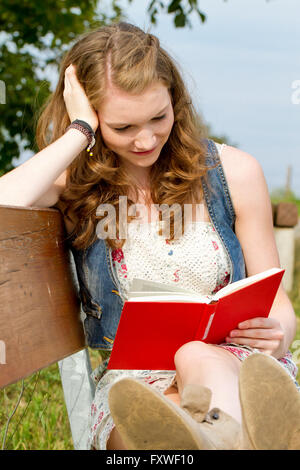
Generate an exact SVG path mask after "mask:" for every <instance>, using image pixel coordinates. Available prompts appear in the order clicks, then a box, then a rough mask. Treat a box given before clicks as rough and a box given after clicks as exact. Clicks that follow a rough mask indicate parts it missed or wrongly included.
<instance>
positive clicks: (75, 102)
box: [63, 64, 99, 132]
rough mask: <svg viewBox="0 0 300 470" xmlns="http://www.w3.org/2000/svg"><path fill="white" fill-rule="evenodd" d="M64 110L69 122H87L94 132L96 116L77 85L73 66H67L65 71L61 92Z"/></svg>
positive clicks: (96, 122) (80, 87)
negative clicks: (63, 86) (79, 120)
mask: <svg viewBox="0 0 300 470" xmlns="http://www.w3.org/2000/svg"><path fill="white" fill-rule="evenodd" d="M63 97H64V100H65V104H66V108H67V111H68V114H69V118H70V121H71V122H72V121H74V120H75V119H81V120H82V121H85V122H87V123H88V124H89V125H90V126H91V127H92V129H93V130H94V131H95V132H96V129H97V127H98V125H99V121H98V116H97V113H96V111H95V110H94V108H93V106H92V105H91V103H90V102H89V99H88V97H87V96H86V93H85V91H84V89H83V87H82V85H81V84H80V83H79V80H78V79H77V76H76V70H75V67H74V65H72V64H71V65H69V67H67V68H66V70H65V88H64V92H63Z"/></svg>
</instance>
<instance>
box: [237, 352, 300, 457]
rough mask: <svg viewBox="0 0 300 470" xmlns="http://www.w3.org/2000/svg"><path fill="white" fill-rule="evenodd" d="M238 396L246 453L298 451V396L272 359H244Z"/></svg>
mask: <svg viewBox="0 0 300 470" xmlns="http://www.w3.org/2000/svg"><path fill="white" fill-rule="evenodd" d="M239 394H240V402H241V408H242V418H243V423H242V424H243V425H242V428H243V438H244V448H245V449H255V450H284V449H286V450H296V449H298V450H299V449H300V393H299V392H298V390H297V388H296V386H295V384H294V382H293V380H292V378H291V377H290V376H289V374H288V373H287V372H286V371H285V370H284V368H283V367H282V366H281V365H280V364H279V363H278V362H277V360H276V359H275V358H273V357H270V356H267V355H266V354H263V353H259V354H258V353H255V354H251V355H250V356H249V357H248V358H247V359H245V361H244V362H243V363H242V365H241V370H240V378H239Z"/></svg>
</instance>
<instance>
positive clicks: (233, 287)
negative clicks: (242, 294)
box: [212, 268, 284, 300]
mask: <svg viewBox="0 0 300 470" xmlns="http://www.w3.org/2000/svg"><path fill="white" fill-rule="evenodd" d="M280 271H284V269H281V268H271V269H268V270H267V271H263V272H262V273H258V274H254V275H253V276H249V277H246V278H245V279H240V280H239V281H236V282H233V283H231V284H228V286H225V287H223V288H222V289H220V290H219V291H218V292H217V293H216V294H214V295H213V296H212V297H213V299H214V300H218V299H221V298H222V297H224V296H225V295H228V294H231V293H232V292H236V291H237V290H240V289H242V288H243V287H245V286H249V285H251V284H253V283H254V282H257V281H260V280H261V279H265V278H267V277H269V276H271V275H272V274H276V273H279V272H280Z"/></svg>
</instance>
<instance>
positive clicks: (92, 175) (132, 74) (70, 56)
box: [36, 22, 207, 249]
mask: <svg viewBox="0 0 300 470" xmlns="http://www.w3.org/2000/svg"><path fill="white" fill-rule="evenodd" d="M108 58H109V63H110V67H111V73H110V79H111V81H112V83H113V85H115V86H116V87H118V88H119V89H121V90H124V91H126V92H128V93H134V94H137V93H142V92H143V91H144V90H146V88H147V87H149V86H150V85H151V84H153V83H157V82H159V83H162V84H164V85H165V86H166V87H167V88H168V90H169V93H170V96H171V101H172V105H173V110H174V125H173V127H172V130H171V133H170V136H169V139H168V141H167V143H166V144H165V145H164V147H163V149H162V151H161V153H160V156H159V158H158V159H157V161H156V162H155V163H154V164H153V165H152V167H151V172H150V188H151V199H152V201H153V203H155V204H167V205H168V206H171V205H173V204H175V203H177V204H179V205H180V206H181V207H182V208H184V204H191V203H192V204H194V203H200V202H201V201H202V199H203V191H202V187H201V182H200V181H201V180H200V177H201V176H203V177H205V175H206V172H207V166H206V164H205V155H206V147H205V145H204V143H203V138H204V137H206V127H205V126H204V125H203V124H202V121H201V118H199V115H198V114H197V113H196V111H195V109H194V107H193V105H192V102H191V99H190V96H189V94H188V92H187V89H186V86H185V84H184V82H183V79H182V77H181V75H180V73H179V71H178V67H177V66H176V65H175V61H174V60H173V59H171V57H170V56H169V54H168V53H167V52H166V51H165V50H164V49H163V48H162V47H161V46H160V43H159V40H158V39H157V37H155V36H153V35H152V34H148V33H145V32H144V31H142V30H141V29H140V28H138V27H136V26H133V25H131V24H128V23H124V22H122V23H118V24H112V25H109V26H103V27H101V28H99V29H97V30H96V31H92V32H89V33H87V34H85V35H83V36H81V37H80V38H79V40H78V41H77V42H76V43H75V44H74V45H73V47H72V48H71V49H70V50H69V51H68V52H67V54H66V55H65V57H64V59H63V60H62V63H61V67H60V75H59V80H58V84H57V87H56V90H55V91H54V93H53V94H52V95H51V96H50V97H49V99H48V101H47V103H46V104H45V106H44V107H43V110H42V113H41V115H40V117H39V120H38V125H37V133H36V140H37V143H38V146H39V148H40V149H42V148H44V147H45V146H47V145H49V144H50V143H51V142H53V141H55V140H56V139H58V138H59V137H60V136H61V135H63V134H64V132H65V129H66V128H67V126H68V125H69V124H70V120H69V116H68V114H67V111H66V106H65V103H64V98H63V90H64V74H65V70H66V68H67V67H68V66H69V65H70V64H73V65H75V67H76V73H77V77H78V80H79V82H80V83H81V84H82V86H83V87H84V89H85V92H86V94H87V96H88V98H89V100H90V102H91V104H92V106H93V107H94V108H95V109H99V106H100V105H101V101H102V100H103V98H104V96H105V90H106V80H107V78H106V77H107V73H106V71H107V63H108ZM132 189H133V190H134V194H135V199H134V198H129V197H128V199H127V204H128V208H129V207H130V206H131V205H132V204H134V203H136V202H137V195H138V188H137V187H136V186H135V184H134V182H133V181H132V179H131V178H130V175H128V174H127V173H126V171H125V169H124V167H123V166H122V164H121V162H120V159H119V158H118V156H117V155H116V154H115V153H114V152H113V151H111V150H110V149H109V148H107V146H106V145H105V142H104V141H103V139H102V137H101V132H100V130H99V128H98V130H97V132H96V145H95V147H94V149H93V156H92V157H91V156H89V155H88V153H87V152H86V151H83V152H81V153H80V154H79V155H78V156H77V157H76V159H74V161H73V162H72V163H71V164H70V165H69V167H68V168H67V179H66V188H65V190H64V191H63V193H62V194H61V196H60V201H59V202H60V203H61V204H62V207H63V210H62V212H63V215H64V217H67V218H69V219H71V220H76V223H75V228H74V230H73V232H72V245H73V246H74V247H75V248H76V249H84V248H87V247H88V246H89V245H90V244H92V243H93V242H94V241H95V239H96V230H95V227H96V224H97V221H98V220H99V219H100V220H101V218H103V215H102V216H98V215H96V210H97V207H98V206H99V205H100V204H111V205H113V206H114V207H115V210H116V214H117V221H116V222H117V227H116V228H117V230H116V233H117V237H116V238H114V239H112V238H111V239H110V238H108V239H107V243H108V244H109V245H110V246H111V247H112V248H117V247H118V248H120V247H121V246H122V245H123V243H124V240H120V239H119V237H118V234H119V222H118V214H119V196H124V195H127V196H128V194H129V190H131V194H132ZM74 216H75V217H74ZM73 217H74V218H73ZM133 218H134V217H133V216H128V221H129V222H130V221H131V220H132V219H133ZM171 219H172V216H171ZM173 222H174V218H173V219H172V220H171V231H170V239H171V240H172V239H174V223H173ZM183 227H184V224H183Z"/></svg>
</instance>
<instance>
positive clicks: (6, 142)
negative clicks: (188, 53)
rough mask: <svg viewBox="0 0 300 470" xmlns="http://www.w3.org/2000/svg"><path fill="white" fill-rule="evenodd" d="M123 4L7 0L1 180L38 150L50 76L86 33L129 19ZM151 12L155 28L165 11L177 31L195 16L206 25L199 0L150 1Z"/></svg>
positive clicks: (1, 68)
mask: <svg viewBox="0 0 300 470" xmlns="http://www.w3.org/2000/svg"><path fill="white" fill-rule="evenodd" d="M120 1H121V0H108V1H107V2H106V4H105V3H104V2H102V0H48V1H47V3H46V4H44V3H43V2H38V1H36V0H23V1H22V2H20V1H18V0H1V3H0V31H1V32H0V80H1V81H2V82H4V84H5V87H6V104H0V110H1V114H0V176H1V174H3V173H6V172H7V171H9V170H11V169H12V168H14V166H15V165H14V162H13V160H14V159H15V158H16V159H18V158H19V155H20V154H21V153H22V151H24V150H28V149H30V150H32V151H34V152H36V151H37V148H36V145H35V139H34V131H35V125H36V122H35V116H36V115H37V111H38V109H39V108H40V106H41V105H42V104H43V103H44V101H45V99H46V98H47V96H48V95H49V93H50V91H51V90H50V87H51V81H50V80H49V78H51V75H52V76H54V75H55V72H56V71H57V66H58V63H59V61H60V58H61V56H62V54H63V53H64V52H65V51H66V50H67V49H68V48H69V47H70V45H71V43H72V41H73V40H74V39H75V38H76V37H77V36H78V35H79V34H82V33H83V32H84V31H86V30H88V29H90V28H91V27H92V28H95V27H97V26H100V25H102V24H104V23H106V22H111V21H116V20H119V19H122V18H124V2H123V4H122V5H123V6H122V7H121V5H120ZM127 1H128V3H132V2H133V0H127ZM107 5H109V8H108V7H107ZM108 10H109V12H108ZM147 12H148V15H149V18H150V21H151V22H152V23H154V24H155V23H156V21H157V17H158V15H159V14H160V13H162V12H167V13H168V14H170V15H172V16H173V20H174V24H175V26H176V27H184V26H191V23H190V20H189V17H190V15H191V14H193V13H194V12H196V13H197V15H198V16H199V18H200V21H201V22H204V21H205V14H204V13H203V12H202V11H200V9H199V7H198V0H167V1H162V0H149V3H148V7H147ZM2 85H3V83H2ZM1 101H2V100H1V99H0V103H1Z"/></svg>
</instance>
